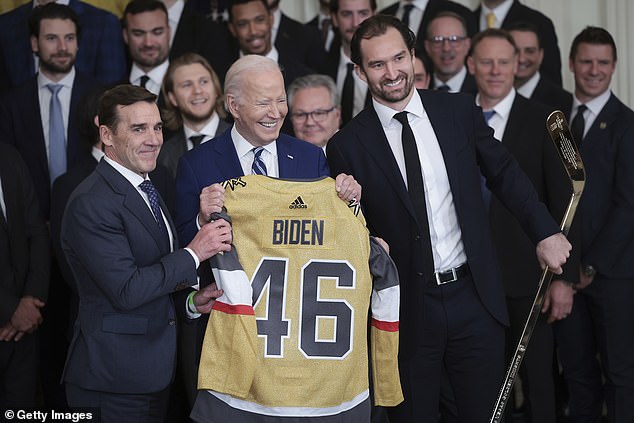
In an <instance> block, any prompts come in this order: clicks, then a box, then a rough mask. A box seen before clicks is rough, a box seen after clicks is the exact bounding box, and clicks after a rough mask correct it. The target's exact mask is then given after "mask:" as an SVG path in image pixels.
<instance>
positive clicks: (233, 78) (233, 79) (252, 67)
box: [225, 54, 282, 110]
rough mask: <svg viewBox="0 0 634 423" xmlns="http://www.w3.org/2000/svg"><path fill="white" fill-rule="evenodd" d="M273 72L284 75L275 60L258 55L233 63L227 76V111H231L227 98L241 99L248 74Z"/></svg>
mask: <svg viewBox="0 0 634 423" xmlns="http://www.w3.org/2000/svg"><path fill="white" fill-rule="evenodd" d="M272 70H276V71H278V72H280V75H281V73H282V72H281V71H280V66H279V65H278V64H277V62H276V61H275V60H272V59H269V58H268V57H265V56H260V55H257V54H247V55H246V56H243V57H241V58H239V59H238V60H236V61H235V62H233V65H231V67H230V68H229V70H228V71H227V75H226V76H225V107H226V108H227V110H229V105H228V104H226V101H227V100H226V98H227V96H229V95H232V96H234V97H235V98H236V99H237V98H239V97H240V94H241V92H242V86H243V85H244V76H245V74H246V73H248V72H263V71H266V72H270V71H272Z"/></svg>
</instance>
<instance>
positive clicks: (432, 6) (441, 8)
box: [380, 0, 478, 52]
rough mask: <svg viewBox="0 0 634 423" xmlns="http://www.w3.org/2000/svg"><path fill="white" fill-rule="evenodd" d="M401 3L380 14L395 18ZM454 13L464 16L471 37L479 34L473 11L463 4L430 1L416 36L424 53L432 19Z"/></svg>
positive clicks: (446, 0)
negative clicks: (444, 13) (441, 13)
mask: <svg viewBox="0 0 634 423" xmlns="http://www.w3.org/2000/svg"><path fill="white" fill-rule="evenodd" d="M398 7H399V2H396V3H394V4H392V5H390V6H388V7H386V8H385V9H383V10H381V12H380V13H382V14H384V15H392V16H395V15H396V12H397V11H398ZM445 11H447V12H453V13H456V14H458V15H460V16H462V17H463V18H464V20H465V22H466V23H467V34H468V35H469V36H470V37H471V36H473V34H475V33H476V32H478V25H477V22H476V20H475V19H474V18H473V13H472V12H471V10H469V9H467V8H466V7H464V6H463V5H461V4H458V3H456V2H453V1H449V0H429V2H428V3H427V7H426V8H425V11H424V12H423V18H422V20H421V23H420V27H419V28H418V33H417V34H416V47H417V48H418V49H419V50H420V51H422V52H424V51H425V46H424V42H425V37H426V35H427V34H426V31H427V25H429V22H431V20H432V19H434V18H435V17H436V15H437V14H438V13H440V12H445Z"/></svg>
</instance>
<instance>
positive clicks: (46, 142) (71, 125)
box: [0, 3, 98, 408]
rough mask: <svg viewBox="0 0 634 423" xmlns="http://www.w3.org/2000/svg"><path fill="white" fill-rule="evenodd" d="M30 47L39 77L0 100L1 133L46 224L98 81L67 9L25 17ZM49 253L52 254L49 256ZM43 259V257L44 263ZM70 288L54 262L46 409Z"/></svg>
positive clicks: (56, 389) (48, 8) (55, 395)
mask: <svg viewBox="0 0 634 423" xmlns="http://www.w3.org/2000/svg"><path fill="white" fill-rule="evenodd" d="M29 26H30V31H31V48H32V50H33V52H34V53H35V54H36V55H37V56H38V57H39V70H38V74H37V75H35V76H34V77H32V78H31V79H30V80H29V81H27V82H26V83H24V84H22V85H20V86H17V87H16V88H14V89H13V90H12V91H10V92H9V93H7V95H6V96H5V97H4V98H2V99H0V133H1V134H2V138H3V140H4V141H6V142H8V143H10V144H13V145H14V147H15V148H16V149H17V150H18V152H19V153H20V155H21V156H22V159H24V161H25V162H26V165H27V167H28V169H29V171H30V174H31V178H32V179H33V185H34V187H35V193H36V196H37V200H38V203H39V207H40V212H41V215H42V217H43V218H44V220H46V221H48V220H49V211H50V201H51V200H50V198H51V185H52V183H53V182H54V180H55V179H56V178H57V177H58V176H59V175H61V174H63V173H64V172H66V170H67V169H69V168H71V167H72V166H74V165H75V164H76V163H79V162H80V161H81V160H82V159H83V157H84V155H85V150H84V149H83V148H82V141H81V135H80V133H79V128H78V125H77V121H78V117H77V115H78V112H79V107H80V103H81V99H82V98H83V97H84V96H85V95H86V94H87V93H88V92H89V91H90V90H92V89H94V88H96V87H97V86H98V82H97V81H95V80H94V79H93V78H92V77H90V76H88V75H85V74H83V73H81V72H79V71H76V70H75V67H74V64H75V58H76V56H77V50H78V47H77V46H78V36H79V35H80V34H79V24H78V18H77V15H76V14H75V12H73V10H72V9H70V8H69V7H67V6H62V5H60V4H55V3H50V4H47V5H45V6H42V7H37V8H35V9H33V12H32V13H31V16H30V18H29ZM49 254H52V251H50V252H49ZM42 260H44V259H42ZM68 296H69V295H68V288H67V286H66V285H65V284H64V282H63V279H62V277H61V276H60V274H59V269H58V267H57V263H56V261H55V260H53V262H52V266H51V279H50V295H49V298H48V302H47V305H46V309H44V310H43V316H44V323H43V325H42V327H41V345H42V351H45V352H46V353H45V354H44V355H42V357H45V358H43V361H44V360H45V362H46V365H45V366H42V390H43V397H44V401H45V404H46V405H47V406H48V407H55V408H58V407H63V406H64V405H65V399H64V392H63V390H62V389H61V386H60V384H59V380H60V375H61V372H62V368H63V365H64V355H65V354H66V345H65V342H64V337H63V336H61V335H62V334H64V333H65V330H66V325H67V319H68V304H67V302H68Z"/></svg>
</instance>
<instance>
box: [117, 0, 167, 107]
mask: <svg viewBox="0 0 634 423" xmlns="http://www.w3.org/2000/svg"><path fill="white" fill-rule="evenodd" d="M122 25H123V41H124V42H125V43H126V44H127V46H128V52H129V54H130V57H131V58H132V68H131V69H130V75H129V78H128V81H129V82H130V83H131V84H133V85H139V86H141V87H143V88H145V89H146V90H148V91H150V92H151V93H152V94H154V95H157V96H159V94H160V92H161V84H163V77H164V76H165V73H166V72H167V67H168V66H169V60H168V55H169V51H170V46H169V43H170V27H169V24H168V21H167V9H166V8H165V5H164V4H163V3H162V2H161V1H159V0H133V1H131V2H130V3H128V5H127V6H126V8H125V11H124V13H123V19H122ZM163 101H164V99H163V98H161V97H160V96H159V100H158V102H159V106H161V105H163V104H164V103H163Z"/></svg>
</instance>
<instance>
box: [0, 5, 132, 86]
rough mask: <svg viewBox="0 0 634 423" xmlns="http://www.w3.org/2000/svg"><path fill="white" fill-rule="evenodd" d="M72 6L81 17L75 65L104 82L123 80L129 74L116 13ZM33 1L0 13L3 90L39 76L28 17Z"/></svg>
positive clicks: (0, 70) (1, 84)
mask: <svg viewBox="0 0 634 423" xmlns="http://www.w3.org/2000/svg"><path fill="white" fill-rule="evenodd" d="M68 6H69V7H70V8H71V9H73V10H74V11H75V13H77V15H78V16H79V25H80V26H81V33H80V34H79V51H78V52H77V61H76V62H75V68H76V69H77V70H79V71H81V72H84V73H87V74H88V75H92V76H93V77H94V78H96V79H97V80H98V81H100V82H101V83H102V84H110V83H114V82H117V81H120V80H121V79H122V78H124V77H125V74H126V66H127V65H126V57H125V47H124V44H123V36H122V35H121V25H120V24H119V20H118V19H117V17H116V16H115V15H113V14H112V13H110V12H108V11H105V10H103V9H99V8H97V7H94V6H91V5H89V4H87V3H84V2H82V1H79V0H70V3H69V4H68ZM32 9H33V2H31V1H29V2H27V3H26V4H24V5H22V6H20V7H17V8H15V9H14V10H12V11H10V12H7V13H5V14H3V15H0V28H2V31H0V91H4V90H6V89H8V88H11V87H15V86H18V85H20V84H22V83H23V82H25V81H27V80H28V79H29V78H30V77H32V76H33V75H35V72H36V69H35V66H34V61H33V52H32V51H31V36H30V33H29V25H28V18H29V14H30V13H31V10H32Z"/></svg>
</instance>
